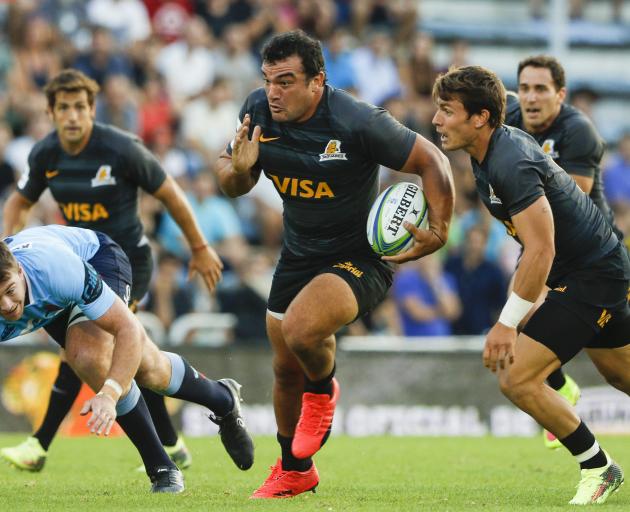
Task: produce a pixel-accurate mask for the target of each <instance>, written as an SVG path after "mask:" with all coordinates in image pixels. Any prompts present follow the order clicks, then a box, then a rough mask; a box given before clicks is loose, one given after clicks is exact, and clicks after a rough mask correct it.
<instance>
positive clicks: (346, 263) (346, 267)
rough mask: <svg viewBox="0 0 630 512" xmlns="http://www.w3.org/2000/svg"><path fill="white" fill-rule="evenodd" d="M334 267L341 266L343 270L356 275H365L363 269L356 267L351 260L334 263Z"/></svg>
mask: <svg viewBox="0 0 630 512" xmlns="http://www.w3.org/2000/svg"><path fill="white" fill-rule="evenodd" d="M333 268H340V269H343V270H347V271H348V272H350V273H351V274H352V275H353V276H354V277H361V276H362V275H363V271H362V270H359V269H358V268H357V267H355V266H354V265H353V264H352V262H351V261H344V262H343V263H335V264H334V265H333Z"/></svg>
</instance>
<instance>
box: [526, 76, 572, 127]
mask: <svg viewBox="0 0 630 512" xmlns="http://www.w3.org/2000/svg"><path fill="white" fill-rule="evenodd" d="M565 96H566V89H565V88H564V87H563V88H562V89H560V90H558V89H556V85H555V84H554V81H553V77H552V76H551V71H550V70H549V69H547V68H539V67H534V66H527V67H525V68H523V70H522V71H521V74H520V76H519V77H518V98H519V100H520V103H521V113H522V114H523V124H524V125H525V129H526V130H527V131H528V132H530V133H539V132H542V131H545V130H546V129H547V128H549V126H551V123H553V121H554V119H555V118H556V117H557V116H558V114H559V113H560V108H561V107H562V102H563V101H564V97H565Z"/></svg>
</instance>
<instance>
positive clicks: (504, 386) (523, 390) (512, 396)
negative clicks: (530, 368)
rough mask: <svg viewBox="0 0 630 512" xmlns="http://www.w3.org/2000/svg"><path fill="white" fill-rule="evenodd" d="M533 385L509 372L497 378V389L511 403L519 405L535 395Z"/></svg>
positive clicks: (529, 381) (531, 382)
mask: <svg viewBox="0 0 630 512" xmlns="http://www.w3.org/2000/svg"><path fill="white" fill-rule="evenodd" d="M535 387H536V386H535V383H534V382H533V381H531V380H526V379H523V378H519V376H518V375H513V374H511V373H510V372H505V373H502V374H501V375H500V376H499V389H500V390H501V393H503V395H504V396H505V397H506V398H508V399H509V400H510V401H511V402H512V403H515V404H520V403H522V402H524V401H525V400H527V399H528V398H530V397H533V396H534V394H535Z"/></svg>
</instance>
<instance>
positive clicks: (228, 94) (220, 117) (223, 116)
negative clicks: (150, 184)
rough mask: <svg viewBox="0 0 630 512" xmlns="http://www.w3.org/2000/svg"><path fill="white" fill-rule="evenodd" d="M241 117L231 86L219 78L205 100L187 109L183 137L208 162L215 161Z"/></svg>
mask: <svg viewBox="0 0 630 512" xmlns="http://www.w3.org/2000/svg"><path fill="white" fill-rule="evenodd" d="M238 113H239V105H237V104H236V102H235V101H234V99H233V97H232V87H231V84H230V83H229V82H228V81H227V80H225V79H223V78H217V79H216V80H215V81H214V83H213V84H212V86H211V87H209V88H208V90H207V92H206V93H205V94H204V95H203V96H200V97H199V98H197V99H196V100H193V101H191V102H190V103H188V104H187V105H186V106H185V107H184V110H183V111H182V117H181V123H182V124H181V132H182V136H183V138H184V140H185V141H186V143H187V144H188V145H189V146H190V147H192V148H193V149H195V150H196V151H197V152H199V153H201V154H202V155H204V157H205V159H206V161H209V162H212V161H215V160H216V159H217V158H218V156H219V153H220V152H221V151H223V150H224V149H225V147H226V146H227V143H228V142H230V140H232V138H233V137H234V129H235V127H236V121H237V119H238Z"/></svg>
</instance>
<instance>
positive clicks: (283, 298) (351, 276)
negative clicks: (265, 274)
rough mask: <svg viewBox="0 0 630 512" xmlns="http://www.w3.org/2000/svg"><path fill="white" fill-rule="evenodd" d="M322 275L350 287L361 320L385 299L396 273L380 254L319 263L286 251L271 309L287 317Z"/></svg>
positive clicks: (273, 288)
mask: <svg viewBox="0 0 630 512" xmlns="http://www.w3.org/2000/svg"><path fill="white" fill-rule="evenodd" d="M320 274H336V275H338V276H339V277H341V278H342V279H343V280H344V281H345V282H346V283H348V284H349V285H350V288H351V289H352V291H353V293H354V296H355V297H356V299H357V303H358V304H359V313H358V315H357V318H358V317H360V316H363V315H365V314H366V313H368V312H369V311H371V310H372V309H374V308H375V307H376V306H377V305H378V304H379V303H380V302H381V301H382V300H383V299H384V298H385V296H386V295H387V290H389V288H390V286H391V285H392V279H393V274H394V271H393V270H392V268H391V267H390V265H389V264H387V263H386V262H384V261H382V260H380V259H379V257H378V256H377V255H376V254H375V255H374V257H371V256H359V257H353V256H343V255H342V256H337V257H334V258H330V259H323V260H322V259H318V260H315V259H310V258H299V257H296V256H294V255H292V254H291V253H288V252H287V251H283V253H282V255H281V257H280V261H279V262H278V266H277V267H276V271H275V273H274V276H273V282H272V284H271V291H270V292H269V300H268V301H267V309H268V310H269V311H270V312H272V313H279V314H284V313H285V312H286V310H287V308H288V307H289V304H291V301H292V300H293V299H294V298H295V297H296V295H297V294H298V293H299V292H300V290H302V288H304V287H305V286H306V285H307V284H308V283H309V282H310V281H311V280H312V279H313V278H314V277H316V276H318V275H320Z"/></svg>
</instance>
